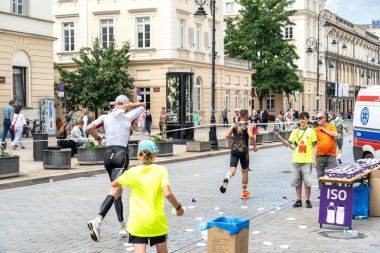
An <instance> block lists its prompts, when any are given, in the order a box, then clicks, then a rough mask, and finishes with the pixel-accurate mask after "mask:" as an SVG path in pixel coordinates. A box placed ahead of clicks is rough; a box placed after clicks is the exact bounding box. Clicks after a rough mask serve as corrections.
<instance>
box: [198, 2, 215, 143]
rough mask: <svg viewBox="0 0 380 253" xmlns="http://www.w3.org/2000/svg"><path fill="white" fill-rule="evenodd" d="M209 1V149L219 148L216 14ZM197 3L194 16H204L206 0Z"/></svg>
mask: <svg viewBox="0 0 380 253" xmlns="http://www.w3.org/2000/svg"><path fill="white" fill-rule="evenodd" d="M208 1H209V2H210V12H211V16H212V44H211V55H212V63H211V65H212V67H211V119H210V123H211V126H210V132H209V140H210V143H211V149H213V150H219V146H218V139H217V138H216V125H215V59H216V53H215V32H216V29H215V15H216V7H215V5H216V0H208ZM195 2H196V3H197V5H199V7H198V10H197V11H196V12H195V13H194V16H196V17H206V16H207V13H206V11H205V10H204V8H203V5H205V4H206V2H207V0H195Z"/></svg>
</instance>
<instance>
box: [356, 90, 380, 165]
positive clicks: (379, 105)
mask: <svg viewBox="0 0 380 253" xmlns="http://www.w3.org/2000/svg"><path fill="white" fill-rule="evenodd" d="M353 126H354V159H355V161H356V160H357V159H361V158H374V157H376V158H380V86H369V87H366V88H361V89H360V91H359V94H358V96H357V98H356V103H355V110H354V122H353Z"/></svg>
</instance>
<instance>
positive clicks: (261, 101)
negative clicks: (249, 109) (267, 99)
mask: <svg viewBox="0 0 380 253" xmlns="http://www.w3.org/2000/svg"><path fill="white" fill-rule="evenodd" d="M263 99H264V98H263V97H259V108H260V110H262V109H264V108H263Z"/></svg>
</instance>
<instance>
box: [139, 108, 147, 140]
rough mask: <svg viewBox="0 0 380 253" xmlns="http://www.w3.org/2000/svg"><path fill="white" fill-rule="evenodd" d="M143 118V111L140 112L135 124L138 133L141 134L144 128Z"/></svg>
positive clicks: (144, 115)
mask: <svg viewBox="0 0 380 253" xmlns="http://www.w3.org/2000/svg"><path fill="white" fill-rule="evenodd" d="M145 118H146V114H145V112H143V113H141V114H140V115H139V117H138V119H137V126H138V128H139V135H142V134H143V133H144V129H145Z"/></svg>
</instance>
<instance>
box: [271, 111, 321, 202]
mask: <svg viewBox="0 0 380 253" xmlns="http://www.w3.org/2000/svg"><path fill="white" fill-rule="evenodd" d="M309 118H310V116H309V113H307V112H302V113H301V114H300V115H299V120H300V127H299V128H296V129H294V130H293V131H292V133H291V134H290V137H289V140H285V139H283V138H282V137H281V135H280V133H279V132H278V131H275V133H274V134H275V136H276V137H277V138H279V139H280V140H281V142H282V144H284V146H286V147H290V148H291V149H292V150H293V160H292V161H293V167H292V170H291V178H292V179H291V185H292V186H293V187H295V188H296V196H297V200H296V202H295V203H294V205H293V207H301V206H302V182H303V184H304V187H305V198H306V208H312V204H311V201H310V193H311V186H312V184H313V178H312V174H311V172H312V164H314V165H315V163H316V145H317V134H316V132H315V131H314V129H312V128H309V127H308V122H309Z"/></svg>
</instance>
